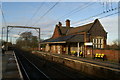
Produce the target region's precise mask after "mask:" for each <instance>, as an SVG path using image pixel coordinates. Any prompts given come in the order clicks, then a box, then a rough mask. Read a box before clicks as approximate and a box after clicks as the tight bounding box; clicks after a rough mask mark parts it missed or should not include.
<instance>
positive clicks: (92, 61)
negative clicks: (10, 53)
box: [37, 51, 120, 70]
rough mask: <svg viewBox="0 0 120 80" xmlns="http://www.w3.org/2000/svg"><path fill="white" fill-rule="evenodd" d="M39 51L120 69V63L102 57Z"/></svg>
mask: <svg viewBox="0 0 120 80" xmlns="http://www.w3.org/2000/svg"><path fill="white" fill-rule="evenodd" d="M37 52H38V53H43V54H48V55H52V56H56V57H57V56H59V57H61V58H65V59H69V60H70V59H72V60H76V61H77V60H78V61H83V62H87V63H91V64H96V65H100V66H104V67H108V68H113V69H116V70H120V63H115V62H110V61H107V60H105V61H103V60H100V59H91V58H83V57H76V56H71V55H67V54H64V55H63V54H62V55H61V54H52V53H49V52H40V51H37Z"/></svg>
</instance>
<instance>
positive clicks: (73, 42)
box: [41, 19, 107, 56]
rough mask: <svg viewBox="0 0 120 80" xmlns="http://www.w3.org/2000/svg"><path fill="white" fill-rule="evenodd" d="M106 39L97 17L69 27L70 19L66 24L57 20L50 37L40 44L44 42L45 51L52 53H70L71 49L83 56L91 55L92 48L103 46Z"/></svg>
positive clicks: (105, 33)
mask: <svg viewBox="0 0 120 80" xmlns="http://www.w3.org/2000/svg"><path fill="white" fill-rule="evenodd" d="M106 41H107V32H106V31H105V29H104V27H103V26H102V25H101V23H100V21H99V20H98V19H96V20H95V21H94V22H93V23H89V24H86V25H83V26H78V27H71V26H70V20H66V26H62V23H61V22H59V23H58V25H56V27H55V29H54V33H53V35H52V37H51V38H50V39H47V40H44V41H43V42H42V43H41V44H46V46H45V51H48V52H52V53H57V54H70V53H71V51H76V52H80V51H81V52H83V54H84V55H85V56H92V48H97V49H98V48H99V49H102V48H105V47H106ZM85 43H88V44H89V43H91V44H92V45H85Z"/></svg>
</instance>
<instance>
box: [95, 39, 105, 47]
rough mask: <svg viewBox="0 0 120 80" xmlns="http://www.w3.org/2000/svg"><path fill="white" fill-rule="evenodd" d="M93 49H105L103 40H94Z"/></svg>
mask: <svg viewBox="0 0 120 80" xmlns="http://www.w3.org/2000/svg"><path fill="white" fill-rule="evenodd" d="M93 48H103V38H93Z"/></svg>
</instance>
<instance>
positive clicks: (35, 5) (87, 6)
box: [0, 0, 118, 44]
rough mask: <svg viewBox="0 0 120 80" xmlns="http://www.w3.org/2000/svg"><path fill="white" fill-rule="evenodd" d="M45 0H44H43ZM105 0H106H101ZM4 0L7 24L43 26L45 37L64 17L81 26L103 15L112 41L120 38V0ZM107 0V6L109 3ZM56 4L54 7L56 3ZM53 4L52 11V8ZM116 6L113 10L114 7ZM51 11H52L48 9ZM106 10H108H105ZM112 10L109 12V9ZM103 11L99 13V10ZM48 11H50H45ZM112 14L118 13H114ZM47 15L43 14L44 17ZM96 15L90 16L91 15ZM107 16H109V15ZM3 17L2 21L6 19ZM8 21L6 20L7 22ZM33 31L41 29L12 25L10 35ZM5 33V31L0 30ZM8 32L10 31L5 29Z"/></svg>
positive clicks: (3, 7)
mask: <svg viewBox="0 0 120 80" xmlns="http://www.w3.org/2000/svg"><path fill="white" fill-rule="evenodd" d="M42 1H44V0H42ZM58 1H59V0H58ZM98 1H102V0H98ZM111 1H113V0H109V2H104V1H103V2H59V3H57V1H56V2H3V3H2V11H3V13H4V17H5V20H6V25H7V26H8V25H11V26H12V25H16V26H32V27H40V28H41V38H42V39H47V38H49V37H51V35H52V34H53V30H54V28H55V25H56V24H57V23H58V22H59V21H61V22H62V24H63V25H65V20H66V19H70V20H71V26H72V27H77V26H80V25H84V24H88V23H90V22H93V21H94V20H95V19H97V18H100V19H99V20H100V22H101V23H102V25H103V27H104V29H105V30H106V31H107V32H108V43H109V44H111V43H112V41H113V40H116V39H118V14H114V13H116V12H118V9H115V8H117V7H118V3H117V2H114V1H113V2H111ZM106 3H107V7H106ZM53 6H54V7H53ZM50 8H52V9H51V10H50V11H49V9H50ZM112 9H114V10H113V11H110V10H112ZM47 11H48V13H46V12H47ZM103 11H105V12H106V13H103ZM107 11H109V12H107ZM100 13H103V14H101V15H99V16H95V15H97V14H100ZM45 14H46V15H45ZM110 14H114V15H111V16H108V17H107V15H110ZM42 16H43V17H42ZM91 16H94V17H92V18H90V19H88V18H89V17H91ZM105 16H106V17H105ZM0 17H1V20H0V21H1V22H2V21H4V20H3V19H2V16H0ZM2 26H5V23H4V22H3V25H2ZM25 31H31V32H33V33H34V35H37V34H38V33H37V32H36V31H35V30H28V29H11V30H10V32H9V34H10V35H9V36H14V38H13V39H15V37H17V36H18V34H20V33H22V32H25ZM0 34H1V32H0ZM4 34H6V32H5V30H4Z"/></svg>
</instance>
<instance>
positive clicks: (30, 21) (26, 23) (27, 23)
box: [25, 2, 45, 26]
mask: <svg viewBox="0 0 120 80" xmlns="http://www.w3.org/2000/svg"><path fill="white" fill-rule="evenodd" d="M44 3H45V2H43V3H42V4H41V5H40V6H39V7H38V9H37V10H36V11H35V13H34V14H33V15H32V17H31V18H30V20H28V22H27V23H26V25H25V26H27V25H28V24H29V23H30V22H31V21H32V20H33V18H34V17H35V16H36V14H37V13H38V12H39V10H40V9H41V8H42V6H43V5H44Z"/></svg>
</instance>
